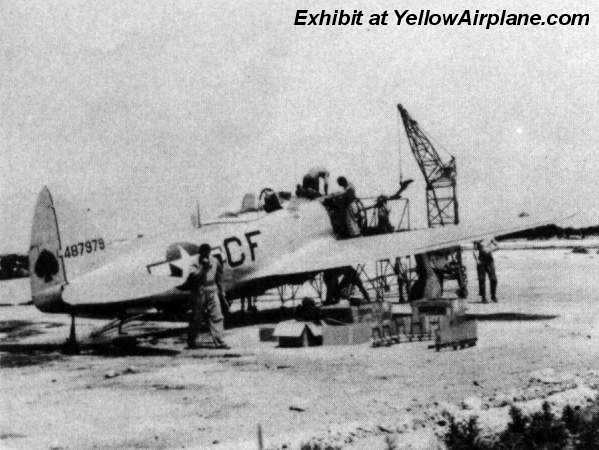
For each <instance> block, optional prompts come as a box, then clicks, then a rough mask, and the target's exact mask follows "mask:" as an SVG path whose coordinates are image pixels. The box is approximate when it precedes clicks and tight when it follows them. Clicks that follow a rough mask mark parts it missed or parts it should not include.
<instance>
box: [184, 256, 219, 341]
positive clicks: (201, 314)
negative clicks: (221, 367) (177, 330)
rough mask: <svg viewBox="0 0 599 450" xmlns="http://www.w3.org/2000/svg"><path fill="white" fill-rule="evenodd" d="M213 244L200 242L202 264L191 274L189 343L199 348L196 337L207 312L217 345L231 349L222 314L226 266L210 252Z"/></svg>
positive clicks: (211, 332)
mask: <svg viewBox="0 0 599 450" xmlns="http://www.w3.org/2000/svg"><path fill="white" fill-rule="evenodd" d="M210 251H211V248H210V245H208V244H202V245H200V251H199V256H198V258H199V264H198V266H197V270H195V272H192V274H191V275H190V279H191V317H190V320H189V331H188V335H187V345H188V347H189V348H197V344H196V338H197V336H198V333H199V331H200V326H201V324H202V322H204V318H205V316H206V314H207V316H208V323H209V324H210V335H211V336H212V340H213V341H214V346H215V348H221V349H228V348H229V346H228V345H227V344H226V343H225V341H224V339H223V334H224V327H223V313H222V310H221V301H223V302H225V293H224V290H223V285H222V275H223V265H222V263H221V261H220V260H219V259H218V258H216V257H214V256H211V255H210Z"/></svg>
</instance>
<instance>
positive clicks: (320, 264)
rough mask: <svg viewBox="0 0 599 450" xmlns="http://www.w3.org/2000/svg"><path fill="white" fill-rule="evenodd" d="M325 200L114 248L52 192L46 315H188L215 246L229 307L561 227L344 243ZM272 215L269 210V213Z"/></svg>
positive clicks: (37, 272) (39, 221)
mask: <svg viewBox="0 0 599 450" xmlns="http://www.w3.org/2000/svg"><path fill="white" fill-rule="evenodd" d="M326 204H327V203H326V202H325V201H323V199H322V198H321V199H316V200H308V199H304V198H296V197H292V198H290V199H289V200H288V201H287V202H286V203H284V206H278V207H275V208H265V210H264V211H263V213H262V214H249V215H244V214H241V215H239V217H236V218H232V219H231V220H229V221H227V220H221V221H219V222H216V223H212V224H210V223H207V224H204V225H202V226H201V227H200V228H191V227H190V228H189V229H185V230H181V231H172V232H169V233H166V234H163V235H156V236H145V237H141V238H139V239H133V240H131V241H125V242H119V241H114V240H109V239H108V236H107V235H106V234H104V233H103V232H102V231H101V230H99V229H98V227H96V226H95V225H94V224H92V223H91V222H90V221H88V220H87V216H86V215H85V214H84V213H83V212H82V211H81V210H79V209H77V208H75V207H74V206H73V205H71V204H70V203H69V202H67V201H65V200H64V199H62V198H57V197H53V196H52V194H51V193H50V190H49V189H48V188H47V187H44V188H43V189H42V191H41V192H40V194H39V196H38V199H37V204H36V206H35V210H34V217H33V224H32V231H31V245H30V248H29V261H30V271H31V272H30V273H31V277H30V278H31V294H32V300H33V302H34V304H35V306H36V307H37V308H38V309H40V310H41V311H43V312H47V313H62V314H69V315H70V316H71V318H72V322H71V337H74V329H75V328H74V319H75V317H76V316H81V317H94V318H105V319H114V320H118V321H120V322H121V323H122V322H124V321H125V320H128V318H131V317H133V316H138V315H139V314H142V313H143V312H145V311H150V310H153V311H161V312H164V313H168V312H173V311H179V312H184V311H185V310H186V308H187V307H188V304H189V288H188V286H187V283H186V281H187V276H188V275H189V273H190V267H191V266H192V265H193V264H194V263H197V262H198V250H199V246H200V245H201V244H203V243H208V244H210V246H211V247H212V249H213V252H214V253H215V254H217V255H220V257H221V259H222V261H223V266H224V274H223V284H224V287H225V291H226V295H227V298H228V299H236V298H243V297H250V296H256V295H260V294H262V293H264V292H265V291H266V290H268V289H272V288H274V287H278V286H282V285H287V284H300V283H303V282H305V281H307V280H310V279H311V278H313V277H314V276H315V275H317V274H319V273H321V272H323V271H327V270H333V269H338V268H347V267H348V266H356V265H358V264H360V263H364V262H368V261H374V260H379V259H384V258H395V257H398V256H408V255H416V254H422V253H426V252H431V251H436V250H441V249H446V248H451V247H455V246H457V245H459V244H460V243H463V242H472V241H474V240H479V239H483V238H487V237H491V236H497V235H502V234H508V233H512V232H515V231H519V230H523V229H528V228H534V227H538V226H541V225H545V224H547V223H551V222H552V221H547V220H545V221H536V222H534V221H532V220H531V219H530V218H514V219H510V220H506V221H498V222H496V223H487V224H482V225H480V226H478V227H475V226H447V227H444V228H437V229H422V230H415V231H403V232H390V233H385V234H376V235H368V236H358V237H352V238H349V239H340V238H339V236H338V235H339V233H337V232H336V230H335V229H334V224H335V221H334V220H332V211H330V208H329V207H328V206H326ZM267 211H269V212H267Z"/></svg>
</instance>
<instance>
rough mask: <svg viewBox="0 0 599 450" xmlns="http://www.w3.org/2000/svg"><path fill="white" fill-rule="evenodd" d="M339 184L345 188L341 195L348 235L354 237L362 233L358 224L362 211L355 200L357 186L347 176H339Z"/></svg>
mask: <svg viewBox="0 0 599 450" xmlns="http://www.w3.org/2000/svg"><path fill="white" fill-rule="evenodd" d="M337 184H338V185H339V186H341V188H342V189H343V191H342V192H340V193H339V194H337V195H339V196H340V197H341V199H342V202H341V203H342V206H343V208H344V209H345V226H346V233H347V235H346V237H354V236H359V235H360V226H359V224H358V218H359V214H360V211H358V210H357V209H356V205H355V204H354V200H355V199H356V198H357V197H356V188H355V187H354V185H353V184H351V183H350V182H349V181H347V178H345V177H339V178H337Z"/></svg>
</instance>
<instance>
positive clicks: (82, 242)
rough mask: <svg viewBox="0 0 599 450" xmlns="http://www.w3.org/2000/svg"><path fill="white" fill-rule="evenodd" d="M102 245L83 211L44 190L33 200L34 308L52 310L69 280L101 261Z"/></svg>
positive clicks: (31, 266)
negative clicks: (35, 202) (34, 202)
mask: <svg viewBox="0 0 599 450" xmlns="http://www.w3.org/2000/svg"><path fill="white" fill-rule="evenodd" d="M106 246H107V243H106V241H105V237H104V236H103V235H102V234H101V233H100V232H99V230H98V228H97V227H96V226H95V225H94V224H92V223H90V221H89V220H87V218H86V216H85V213H84V212H83V211H80V210H78V209H77V208H75V207H73V206H72V205H70V204H69V203H67V202H65V201H63V200H62V199H56V198H53V196H52V194H51V193H50V190H49V189H48V188H47V187H44V188H43V189H42V191H41V192H40V194H39V196H38V198H37V204H36V206H35V211H34V216H33V225H32V228H31V245H30V247H29V266H30V267H29V268H30V273H31V278H30V283H31V295H32V298H33V301H34V303H35V305H36V306H37V307H38V308H39V309H42V310H45V311H46V310H50V309H53V308H55V307H56V305H57V300H60V293H61V291H62V287H63V286H64V285H65V284H68V282H69V279H73V278H76V277H77V276H79V275H82V274H84V273H86V272H89V271H90V270H93V269H95V268H98V267H99V266H101V265H102V264H103V263H104V262H105V260H106V256H105V250H106Z"/></svg>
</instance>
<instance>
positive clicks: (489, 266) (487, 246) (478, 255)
mask: <svg viewBox="0 0 599 450" xmlns="http://www.w3.org/2000/svg"><path fill="white" fill-rule="evenodd" d="M497 249H498V246H497V242H495V240H494V239H491V240H485V241H477V242H475V243H474V258H475V259H476V272H477V274H478V294H479V295H480V298H481V302H482V303H488V301H487V291H486V277H487V276H488V277H489V285H490V288H491V300H492V301H493V302H495V303H497V274H496V273H495V260H494V259H493V252H494V251H495V250H497Z"/></svg>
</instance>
